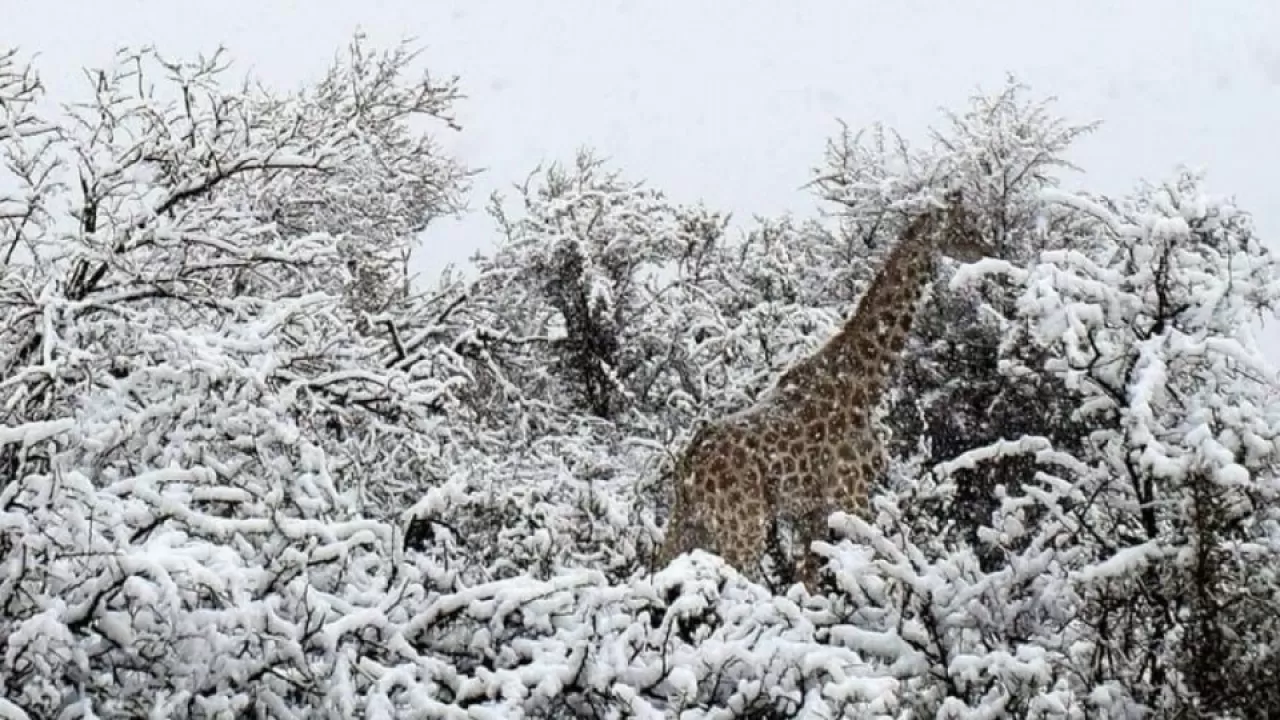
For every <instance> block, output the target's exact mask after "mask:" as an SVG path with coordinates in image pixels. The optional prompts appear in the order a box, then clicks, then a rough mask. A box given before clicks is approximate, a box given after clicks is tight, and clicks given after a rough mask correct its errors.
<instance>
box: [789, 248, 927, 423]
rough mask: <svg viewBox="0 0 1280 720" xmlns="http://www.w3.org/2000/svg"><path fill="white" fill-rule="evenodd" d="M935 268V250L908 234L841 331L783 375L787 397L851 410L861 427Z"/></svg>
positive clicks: (875, 402)
mask: <svg viewBox="0 0 1280 720" xmlns="http://www.w3.org/2000/svg"><path fill="white" fill-rule="evenodd" d="M913 229H915V228H913ZM936 263H937V256H936V251H934V249H933V247H932V246H931V245H929V243H928V238H925V237H922V234H920V233H916V232H911V229H909V231H908V233H906V234H905V236H904V237H902V240H901V241H900V242H899V243H897V246H895V247H893V249H892V250H891V251H890V252H888V256H887V258H886V259H884V263H883V265H882V266H881V270H879V272H878V273H877V274H876V278H874V279H873V281H872V284H870V287H869V288H867V292H864V293H863V297H861V299H860V300H859V302H858V310H856V311H855V313H854V316H852V318H850V319H849V320H847V322H846V323H845V327H844V328H841V331H840V332H838V333H836V336H835V337H833V338H831V340H829V341H828V342H827V343H826V345H824V346H823V347H822V348H820V350H819V351H818V352H817V354H815V355H813V356H810V357H808V359H806V360H804V361H801V363H800V364H797V365H796V366H794V368H792V369H791V370H790V372H788V373H786V374H785V375H783V377H782V379H781V380H780V383H778V384H780V386H781V387H783V389H785V391H786V392H796V393H799V398H800V401H801V402H803V404H809V402H815V404H819V405H827V404H831V402H836V404H838V405H840V406H844V407H847V409H852V410H855V413H851V414H850V415H847V418H849V419H850V421H852V423H855V424H861V423H865V421H867V420H868V418H869V415H870V410H872V409H873V407H876V406H877V405H878V404H879V401H881V398H882V396H883V393H884V388H886V386H887V384H888V379H890V375H891V374H892V373H893V366H895V364H896V363H897V359H899V356H900V355H901V352H902V347H904V346H905V345H906V338H908V334H909V333H910V329H911V323H913V322H914V319H915V313H916V310H918V306H919V301H920V297H922V296H923V295H924V288H925V287H927V286H928V283H929V279H931V278H932V277H933V269H934V265H936Z"/></svg>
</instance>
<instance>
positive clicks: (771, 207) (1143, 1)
mask: <svg viewBox="0 0 1280 720" xmlns="http://www.w3.org/2000/svg"><path fill="white" fill-rule="evenodd" d="M0 18H3V25H0V46H5V45H12V44H18V45H19V46H20V47H21V48H23V49H24V50H26V51H28V52H38V53H39V54H40V60H39V66H40V67H41V68H42V72H43V73H44V75H45V77H46V81H47V82H48V84H49V85H50V86H51V88H52V89H54V90H55V91H60V90H63V89H68V88H69V87H70V83H73V82H80V79H79V75H78V74H77V71H78V68H80V67H82V66H85V65H101V64H104V63H106V62H107V61H109V59H110V56H111V53H112V51H113V50H114V49H115V48H116V47H117V46H119V45H124V44H130V45H140V44H156V45H157V46H158V47H159V48H160V49H161V50H163V51H165V52H167V53H169V54H186V53H190V54H194V53H195V52H198V51H208V50H211V49H213V48H215V47H216V46H218V45H219V44H222V45H225V46H227V47H228V49H229V50H230V51H231V53H232V56H233V57H234V58H235V59H236V60H237V65H238V68H239V69H241V70H248V69H250V68H252V69H253V70H254V71H255V73H256V74H257V75H258V76H260V77H262V78H264V79H266V80H268V81H269V82H272V83H276V84H280V85H282V86H285V87H293V86H296V85H297V84H298V83H300V82H302V81H305V80H307V79H309V78H314V77H316V76H317V75H319V73H320V72H322V71H323V69H324V67H325V66H326V65H327V64H328V63H329V62H330V60H331V59H332V57H333V55H334V52H335V51H336V50H338V49H339V48H340V47H341V46H342V45H343V44H344V43H345V42H346V41H347V40H348V39H349V38H350V36H351V34H352V33H353V32H354V31H355V30H356V28H357V27H359V28H362V29H364V30H365V31H366V32H367V33H368V34H369V35H370V37H371V39H372V40H374V41H375V42H378V43H389V42H394V41H397V40H399V39H402V38H405V37H414V38H416V39H417V40H418V41H419V42H420V43H421V44H422V45H423V46H424V47H425V59H426V61H427V62H428V64H429V66H430V67H432V68H433V70H434V71H435V72H438V73H441V74H450V75H452V74H457V75H459V76H461V80H462V84H463V87H464V90H465V92H466V93H467V95H468V96H469V97H468V99H467V100H466V101H465V102H464V103H463V104H462V105H461V106H460V107H459V109H458V111H459V117H460V120H461V121H462V124H463V126H464V131H463V133H462V134H460V135H459V136H457V137H456V138H453V139H451V140H449V142H448V146H449V147H450V148H452V149H453V150H454V151H455V152H456V153H458V154H459V155H460V156H461V158H462V159H463V161H464V162H466V163H468V164H470V165H472V166H475V167H481V168H484V169H485V170H486V172H485V173H484V174H483V175H482V176H481V177H479V178H478V179H477V182H476V192H475V194H474V195H473V201H472V204H473V208H474V211H473V213H472V214H471V215H470V216H468V217H467V218H464V219H463V220H462V221H460V222H457V223H448V224H442V225H441V226H439V227H437V228H435V229H434V230H433V231H431V232H430V233H429V234H428V236H427V238H426V241H425V243H424V246H423V248H422V249H421V251H420V252H419V253H418V254H417V255H416V256H415V262H416V265H417V267H418V268H419V270H420V271H422V272H424V273H433V272H434V271H435V270H436V269H437V268H439V267H440V266H441V265H443V264H444V263H446V262H455V261H461V260H464V259H465V258H466V257H467V256H469V255H470V254H471V253H472V252H474V251H475V250H477V249H481V248H484V247H486V246H487V245H488V244H489V243H491V242H492V241H493V237H494V233H493V230H492V227H491V225H490V223H489V221H488V219H487V218H485V217H484V216H483V213H482V212H481V210H482V208H483V205H484V200H485V197H486V196H487V195H488V193H489V192H490V191H492V190H493V189H497V188H506V187H509V186H510V183H512V182H514V181H515V180H517V179H519V178H521V177H523V176H524V175H525V174H527V173H528V171H529V170H531V169H532V168H533V167H534V166H535V165H537V164H538V163H540V162H550V161H556V160H560V161H567V160H570V159H572V156H573V153H574V151H575V150H576V149H577V148H578V147H580V146H592V147H594V148H595V149H597V150H598V151H600V152H601V153H602V154H604V155H606V156H608V157H610V158H611V159H612V160H613V161H614V162H615V163H616V166H617V167H619V168H621V169H623V170H625V171H626V172H627V174H628V175H629V176H631V177H635V178H638V179H646V180H647V181H649V182H650V183H651V184H652V185H654V186H656V187H659V188H662V189H664V190H666V191H667V192H668V193H670V194H671V195H672V196H673V197H674V198H676V199H678V200H681V201H693V200H697V199H702V200H705V201H706V202H707V203H708V204H709V205H711V206H713V207H717V208H723V209H728V210H732V211H734V212H735V213H737V214H738V215H739V216H742V217H747V216H750V215H751V214H752V213H759V214H777V213H780V212H783V211H787V210H793V211H797V212H807V211H808V209H809V208H810V207H811V200H810V198H809V196H808V195H807V194H806V193H805V192H803V191H802V190H801V189H800V186H801V185H802V184H803V183H804V182H805V181H806V179H807V178H808V171H809V169H810V168H811V167H812V166H814V165H815V164H816V163H817V162H818V161H819V160H820V158H821V152H822V146H823V143H824V141H825V140H826V138H828V137H830V136H831V135H832V134H833V133H834V132H835V131H836V130H837V128H838V125H837V120H838V119H839V120H844V121H845V122H848V123H849V124H850V125H853V126H855V127H857V126H863V125H866V124H869V123H872V122H875V121H883V122H885V123H887V124H889V125H891V126H893V127H896V128H897V129H899V130H901V131H903V132H904V133H906V134H907V135H908V136H909V137H914V138H920V137H921V136H922V134H923V131H924V130H925V128H927V126H929V125H930V124H935V123H937V122H938V120H939V113H938V108H939V107H940V106H950V107H959V105H960V104H961V103H962V102H963V101H964V100H965V98H967V97H968V96H969V95H970V94H971V93H972V92H973V91H974V90H977V89H979V88H989V89H994V88H998V87H1000V86H1001V84H1002V83H1003V79H1004V77H1005V75H1006V73H1014V74H1015V75H1016V76H1018V77H1019V78H1020V79H1021V80H1023V81H1025V82H1027V83H1029V84H1030V85H1031V87H1032V90H1033V91H1034V92H1035V93H1037V94H1040V95H1054V96H1057V97H1058V98H1059V109H1060V111H1061V112H1062V113H1063V114H1064V115H1066V116H1067V117H1068V118H1069V119H1072V120H1079V121H1088V120H1095V119H1097V120H1102V121H1103V122H1104V125H1103V126H1102V128H1101V129H1100V131H1099V132H1097V133H1096V134H1095V135H1093V136H1091V137H1088V138H1086V139H1085V140H1083V141H1081V143H1080V144H1079V146H1078V148H1077V150H1076V152H1075V154H1074V158H1073V159H1074V160H1075V161H1076V162H1077V163H1078V164H1080V165H1082V166H1083V167H1084V169H1085V170H1086V172H1087V175H1086V176H1084V177H1082V178H1079V179H1078V180H1076V181H1075V182H1074V183H1073V184H1074V185H1080V186H1088V187H1090V188H1091V189H1096V190H1101V191H1107V192H1122V191H1125V190H1127V189H1129V188H1130V187H1131V186H1132V185H1133V184H1134V182H1135V181H1136V180H1138V179H1139V178H1146V179H1151V180H1159V179H1162V178H1164V177H1166V176H1168V175H1169V174H1170V172H1171V171H1172V170H1173V169H1174V167H1175V166H1176V165H1177V164H1179V163H1183V164H1187V165H1191V166H1195V167H1203V168H1205V169H1206V170H1208V172H1209V182H1210V186H1211V189H1212V190H1214V191H1215V192H1221V193H1227V194H1234V195H1235V196H1236V197H1237V198H1238V199H1239V201H1240V203H1241V205H1242V206H1243V207H1244V208H1245V209H1248V210H1251V211H1252V212H1253V213H1254V214H1255V218H1256V221H1257V226H1258V228H1259V230H1260V231H1261V232H1262V233H1264V234H1265V236H1266V237H1268V238H1270V239H1271V241H1272V244H1273V246H1275V247H1277V248H1280V241H1278V240H1277V238H1280V190H1277V187H1280V184H1278V183H1277V179H1276V177H1275V170H1274V168H1275V166H1276V165H1277V161H1280V142H1277V135H1278V134H1280V2H1277V0H1196V1H1194V2H1192V1H1190V0H1182V1H1179V0H1132V1H1129V2H1124V1H1121V0H1112V1H1109V2H1103V1H1101V0H1076V2H1072V3H1049V2H1029V1H1027V0H1003V1H997V0H945V1H944V0H935V1H934V2H923V1H911V0H899V1H898V2H886V1H884V0H864V1H855V0H804V1H795V0H791V1H788V2H783V1H781V0H778V1H776V2H764V1H761V0H752V1H750V2H748V1H746V0H735V1H734V2H729V0H720V1H717V2H711V1H709V0H671V1H665V0H644V1H643V2H639V1H637V2H622V1H620V0H573V1H569V0H545V1H544V2H515V1H510V2H495V1H489V0H462V1H451V2H443V1H437V0H363V1H362V2H337V1H336V0H310V1H308V2H283V1H278V0H217V1H216V2H190V1H187V0H181V1H179V0H110V1H104V0H48V2H43V3H36V2H32V1H31V0H0ZM1271 336H1274V337H1271ZM1268 340H1269V342H1268V347H1273V348H1275V349H1276V350H1277V351H1278V352H1276V353H1275V354H1273V358H1275V359H1280V332H1273V333H1269V338H1268Z"/></svg>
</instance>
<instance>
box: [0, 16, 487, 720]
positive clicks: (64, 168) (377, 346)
mask: <svg viewBox="0 0 1280 720" xmlns="http://www.w3.org/2000/svg"><path fill="white" fill-rule="evenodd" d="M411 61H412V54H411V53H408V52H406V51H405V50H403V49H398V50H394V51H392V52H389V53H369V52H367V51H366V50H364V49H363V47H362V44H361V43H360V41H359V40H358V39H357V41H356V42H355V43H353V45H352V46H351V48H350V50H349V52H348V53H346V54H345V55H344V56H343V57H342V58H340V59H339V60H338V61H337V62H336V63H335V65H334V66H333V67H332V69H331V70H330V71H329V72H328V73H327V74H326V75H325V76H324V77H323V78H322V79H321V81H320V82H319V83H317V84H315V85H314V86H312V87H311V88H309V89H306V90H303V91H300V92H298V93H295V94H290V95H284V94H276V93H273V92H271V91H269V90H267V89H265V88H262V87H259V86H257V85H252V84H248V83H246V84H243V85H241V86H238V87H236V86H228V85H226V84H225V83H224V81H223V78H224V77H225V76H226V72H225V71H226V69H227V66H226V63H225V62H224V60H223V57H222V55H221V54H220V53H219V54H215V55H214V56H212V57H208V58H202V59H200V60H198V61H196V62H194V63H188V62H177V61H171V60H168V59H166V58H164V57H163V56H161V55H159V54H158V53H156V52H155V51H152V50H144V51H138V52H122V53H121V54H120V55H119V56H118V57H117V58H116V62H115V64H114V65H113V66H112V67H110V68H108V69H105V70H101V71H94V72H92V73H90V75H89V80H90V87H89V95H88V98H87V99H86V100H84V101H82V102H78V103H74V104H70V105H67V106H66V109H65V111H64V112H62V113H57V112H53V111H51V110H50V109H49V107H48V105H49V104H48V103H46V102H44V101H43V98H42V96H41V86H40V83H39V80H38V77H37V76H36V74H35V73H34V71H33V70H32V69H31V68H30V67H28V66H25V65H24V64H22V63H21V62H20V61H19V59H18V57H17V56H16V55H15V54H12V53H9V54H6V55H4V56H3V60H2V61H0V154H2V157H3V175H2V176H0V178H2V181H0V193H2V194H0V242H3V246H4V262H3V265H0V308H2V309H0V313H2V314H3V317H4V322H3V323H0V373H2V376H3V382H2V383H0V407H2V408H3V409H2V410H0V422H2V423H3V426H2V427H0V468H3V469H2V470H0V563H2V564H0V605H3V607H4V612H3V618H2V619H0V682H2V683H3V687H4V696H5V697H6V698H7V702H8V703H9V704H8V705H6V706H5V707H4V710H5V712H6V715H7V716H17V717H22V716H24V715H22V714H17V715H15V713H17V712H18V710H15V708H17V709H21V711H22V712H24V713H25V716H27V717H56V716H60V714H61V716H69V715H68V713H78V714H80V715H85V716H89V715H100V716H105V717H138V716H146V715H149V714H154V715H159V716H166V717H168V716H218V715H225V714H227V713H232V714H240V713H242V712H250V711H252V712H257V713H260V714H269V715H276V716H286V715H288V714H289V713H290V712H294V711H296V710H298V709H302V708H306V707H323V706H324V705H325V704H326V701H325V698H326V697H328V696H330V695H331V693H333V692H336V690H334V688H332V687H331V686H330V685H329V683H330V680H332V679H333V678H335V677H338V676H340V675H341V674H342V673H343V672H346V671H345V670H342V667H343V665H342V663H344V662H346V661H345V660H344V659H343V657H344V656H343V654H342V651H336V652H335V650H334V648H335V647H336V646H342V645H344V643H347V641H346V640H344V639H343V638H342V636H341V631H340V630H339V629H338V628H339V627H340V626H341V625H338V626H335V625H333V623H335V622H338V621H342V622H349V619H348V620H343V618H346V617H347V616H348V614H349V613H351V612H354V611H356V609H358V608H362V607H368V608H373V607H378V606H379V603H380V602H382V600H383V599H384V598H385V597H386V596H385V593H386V592H387V591H388V589H389V588H390V587H391V586H392V584H393V583H395V582H396V579H397V570H396V564H395V563H396V558H397V557H398V550H397V547H398V542H399V540H398V535H397V533H398V530H397V528H396V526H395V525H394V524H393V523H390V522H387V521H388V520H395V519H397V515H398V509H397V508H395V507H388V505H389V504H390V503H389V498H390V497H392V496H394V491H395V490H396V489H398V488H399V489H403V488H415V487H419V486H420V484H421V483H422V482H423V478H425V477H426V473H425V472H423V466H424V465H427V464H429V463H430V461H431V459H432V458H433V457H434V456H437V455H438V454H439V449H438V448H439V446H440V444H441V442H442V438H443V435H442V433H441V432H440V431H439V428H440V424H441V419H442V418H443V417H445V415H446V413H447V412H449V411H450V410H452V409H455V408H457V407H460V406H458V405H457V404H456V402H455V401H454V396H453V394H452V393H453V388H454V387H455V386H456V384H457V381H458V379H459V378H461V377H462V374H463V373H464V372H465V368H463V366H462V365H461V363H458V362H455V361H453V360H452V359H450V358H449V357H448V356H446V355H442V354H439V353H436V352H435V350H434V346H433V347H432V348H423V347H420V346H415V344H414V342H413V337H414V334H415V333H414V330H415V328H414V324H415V323H416V322H417V320H416V319H417V318H419V317H421V316H422V315H423V311H420V310H417V309H415V308H416V307H417V306H418V305H421V304H422V303H421V302H420V301H417V300H415V299H413V298H409V297H407V294H406V293H405V292H404V290H403V283H402V282H401V281H399V280H396V278H397V277H399V276H400V275H401V274H402V273H403V268H402V267H399V266H397V263H401V264H402V263H403V257H404V254H405V252H406V250H407V248H408V247H409V244H410V243H411V242H412V240H413V236H412V235H413V233H414V232H415V231H416V230H418V229H420V228H421V227H422V226H423V225H424V224H425V223H426V222H428V221H429V220H430V219H431V218H432V217H434V216H436V215H438V214H440V213H446V212H451V211H452V210H453V209H454V208H455V207H456V206H457V203H458V200H459V198H460V192H461V190H462V187H463V186H462V181H463V180H464V173H463V171H462V170H461V169H460V167H459V166H458V165H457V164H456V163H455V162H454V161H452V160H451V159H449V158H447V157H443V156H441V155H440V154H439V153H437V152H435V151H434V150H433V147H434V146H433V145H432V144H431V142H430V140H429V138H428V137H426V136H423V135H421V134H420V132H421V130H420V129H419V130H416V131H415V130H411V129H410V128H409V127H408V125H407V123H408V122H410V121H414V118H423V117H425V118H429V119H430V118H438V119H441V120H444V121H445V122H448V111H449V108H450V106H451V104H452V103H453V102H454V100H455V99H456V97H457V91H456V89H455V86H454V84H453V83H452V82H451V81H449V82H436V81H435V80H433V79H432V78H430V77H429V76H424V77H423V78H421V79H418V80H413V79H410V78H407V77H406V76H405V71H406V70H407V68H408V65H409V63H410V62H411ZM369 273H372V275H369ZM372 276H377V277H379V278H384V279H386V280H387V281H388V282H389V283H390V286H391V287H390V290H391V291H390V292H389V293H384V294H382V295H379V296H378V297H376V298H375V297H373V296H372V295H370V292H369V289H370V285H369V283H367V282H366V279H367V277H372ZM378 284H379V285H380V286H381V285H384V284H385V283H384V282H383V281H382V280H379V283H378ZM397 288H398V289H397ZM405 338H407V339H405ZM409 353H414V355H413V357H409V355H408V354H409ZM416 496H417V493H416V492H415V493H414V498H416ZM326 637H328V638H329V639H328V640H325V639H324V638H326ZM326 643H328V646H329V647H328V649H327V650H325V644H326ZM358 644H359V643H358V642H357V645H358ZM335 673H337V675H335ZM289 708H294V709H295V710H289Z"/></svg>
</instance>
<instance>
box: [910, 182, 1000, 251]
mask: <svg viewBox="0 0 1280 720" xmlns="http://www.w3.org/2000/svg"><path fill="white" fill-rule="evenodd" d="M920 221H921V222H922V227H921V228H920V232H921V235H922V237H923V238H925V239H926V240H927V241H928V242H931V243H933V244H934V247H936V248H937V250H938V252H940V253H941V254H943V255H946V256H947V257H949V258H952V259H953V260H956V261H957V262H961V263H971V262H977V261H979V260H981V259H983V258H986V257H993V256H995V255H996V247H995V244H994V243H992V242H990V241H989V240H988V239H987V238H986V237H985V236H984V234H983V233H982V231H981V229H980V228H979V226H978V223H977V218H975V217H974V216H973V215H972V214H971V213H970V212H969V211H968V210H967V209H966V208H965V206H964V202H963V200H962V198H961V196H960V191H959V190H952V191H951V192H948V193H947V195H946V199H945V200H944V202H943V203H942V204H940V205H939V206H936V207H935V208H933V209H932V210H930V211H929V212H926V213H925V214H924V215H923V216H922V217H921V218H920Z"/></svg>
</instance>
